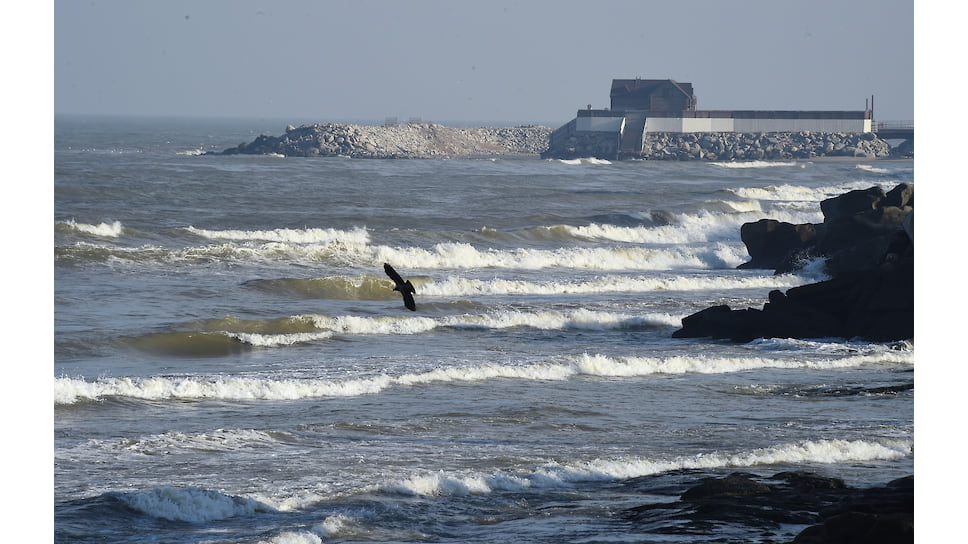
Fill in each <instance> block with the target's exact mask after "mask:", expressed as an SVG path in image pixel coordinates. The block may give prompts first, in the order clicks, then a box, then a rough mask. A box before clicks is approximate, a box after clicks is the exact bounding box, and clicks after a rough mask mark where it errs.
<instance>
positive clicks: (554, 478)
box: [381, 440, 914, 496]
mask: <svg viewBox="0 0 968 544" xmlns="http://www.w3.org/2000/svg"><path fill="white" fill-rule="evenodd" d="M913 446H914V443H913V442H912V441H910V440H883V441H868V440H812V441H804V442H797V443H789V444H779V445H776V446H771V447H768V448H760V449H755V450H751V451H745V452H710V453H701V454H697V455H692V456H683V457H675V458H672V459H653V458H648V457H632V458H622V459H592V460H589V461H584V462H577V463H576V462H572V463H564V464H557V463H553V464H549V465H546V466H542V467H538V468H535V469H532V470H522V471H508V472H501V473H497V474H487V475H485V474H475V473H470V474H456V473H447V472H443V471H438V472H433V473H427V474H422V475H417V476H413V477H410V478H407V479H403V480H399V481H395V482H388V483H386V484H383V485H382V486H381V490H382V491H384V492H388V493H397V494H404V495H417V496H463V495H470V494H487V493H491V492H495V491H511V492H518V491H524V490H527V489H534V488H562V487H570V486H571V485H573V484H575V483H579V482H588V481H616V480H626V479H630V478H637V477H641V476H649V475H652V474H659V473H664V472H671V471H676V470H689V469H703V470H710V469H721V468H750V467H756V466H764V465H777V464H794V465H798V464H804V463H848V462H871V461H879V460H893V459H901V458H904V457H907V456H910V455H911V453H912V448H913Z"/></svg>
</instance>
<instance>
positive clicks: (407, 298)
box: [400, 291, 417, 312]
mask: <svg viewBox="0 0 968 544" xmlns="http://www.w3.org/2000/svg"><path fill="white" fill-rule="evenodd" d="M400 294H402V295H403V305H404V306H406V307H407V309H408V310H410V311H412V312H416V311H417V303H416V302H414V301H413V293H412V292H410V291H401V293H400Z"/></svg>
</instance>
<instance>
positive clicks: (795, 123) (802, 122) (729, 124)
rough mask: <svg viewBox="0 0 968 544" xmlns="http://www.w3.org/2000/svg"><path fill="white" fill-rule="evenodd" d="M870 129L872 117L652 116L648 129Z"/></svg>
mask: <svg viewBox="0 0 968 544" xmlns="http://www.w3.org/2000/svg"><path fill="white" fill-rule="evenodd" d="M803 131H810V132H870V131H871V120H870V119H730V118H708V117H707V118H683V117H649V118H647V119H646V122H645V132H803Z"/></svg>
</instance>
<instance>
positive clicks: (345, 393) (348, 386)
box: [54, 321, 914, 404]
mask: <svg viewBox="0 0 968 544" xmlns="http://www.w3.org/2000/svg"><path fill="white" fill-rule="evenodd" d="M505 324H507V325H508V326H513V325H510V321H509V322H508V323H505ZM619 325H620V326H627V324H623V323H619ZM583 326H588V325H583ZM595 326H601V325H600V323H598V324H596V325H595ZM860 351H861V353H860V354H851V355H848V356H845V357H839V356H833V357H826V358H818V359H806V358H804V357H803V356H802V355H801V356H796V354H794V355H795V357H794V358H768V357H684V356H672V357H617V358H616V357H608V356H605V355H588V354H585V355H582V356H580V357H566V358H563V359H561V360H558V361H550V362H545V363H537V364H531V365H513V364H507V365H506V364H491V363H488V364H483V365H477V366H468V367H444V368H438V369H433V370H429V371H425V372H417V373H409V374H402V375H397V376H391V375H387V374H379V375H375V376H369V377H360V378H354V379H348V380H322V379H288V380H274V379H268V378H248V377H225V378H223V377H205V376H199V377H182V378H171V377H150V378H130V377H121V378H101V379H99V380H97V381H95V382H88V381H85V380H83V379H81V378H67V377H61V378H55V379H54V403H55V404H73V403H75V402H77V401H78V400H81V399H88V400H97V399H100V398H103V397H108V396H119V397H130V398H138V399H148V400H164V399H195V400H201V399H219V400H296V399H306V398H326V397H352V396H360V395H372V394H377V393H380V392H382V391H384V390H386V389H388V388H390V387H395V386H414V385H421V384H429V383H435V382H442V383H454V382H474V381H487V380H494V379H520V380H567V379H570V378H573V377H575V376H579V375H587V376H601V377H637V376H650V375H662V374H673V375H679V374H689V373H699V374H723V373H730V372H742V371H747V370H753V369H759V368H787V369H795V368H805V369H840V368H853V367H857V366H862V365H868V364H892V365H913V364H914V354H913V352H908V351H895V350H884V349H883V348H882V347H877V346H875V347H872V348H871V349H869V350H866V352H865V351H863V350H860Z"/></svg>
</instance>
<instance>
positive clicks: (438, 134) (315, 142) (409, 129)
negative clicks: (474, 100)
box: [215, 123, 551, 159]
mask: <svg viewBox="0 0 968 544" xmlns="http://www.w3.org/2000/svg"><path fill="white" fill-rule="evenodd" d="M550 134H551V129H549V128H547V127H543V126H540V125H527V126H517V127H448V126H443V125H438V124H435V123H411V124H406V125H390V126H370V125H346V124H338V123H316V124H312V125H303V126H299V127H295V126H292V125H290V126H288V127H287V128H286V133H285V134H283V135H281V136H267V135H265V134H263V135H261V136H259V137H258V138H256V139H255V140H253V141H252V142H249V143H242V144H239V146H238V147H233V148H230V149H226V150H225V151H222V152H219V153H215V154H218V155H237V154H250V155H270V154H275V155H284V156H286V157H336V156H344V157H353V158H367V159H401V158H404V159H426V158H461V157H513V156H539V155H540V154H541V152H542V151H544V150H545V149H546V148H547V147H548V136H549V135H550Z"/></svg>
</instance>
